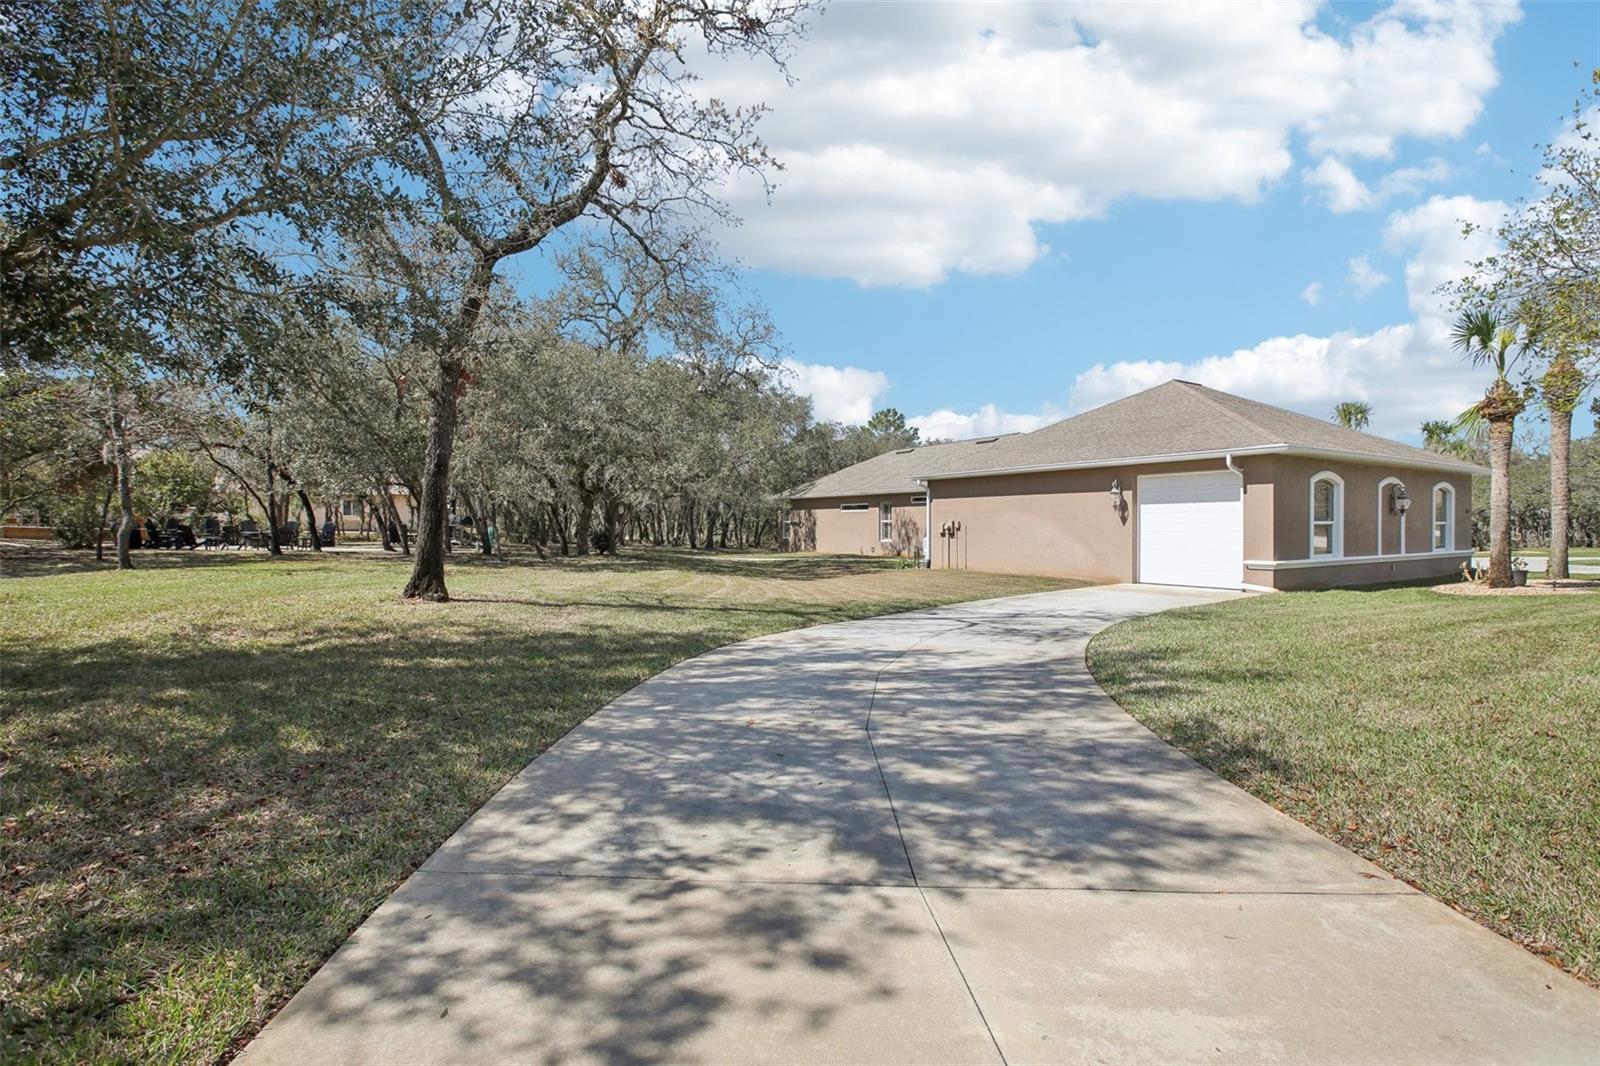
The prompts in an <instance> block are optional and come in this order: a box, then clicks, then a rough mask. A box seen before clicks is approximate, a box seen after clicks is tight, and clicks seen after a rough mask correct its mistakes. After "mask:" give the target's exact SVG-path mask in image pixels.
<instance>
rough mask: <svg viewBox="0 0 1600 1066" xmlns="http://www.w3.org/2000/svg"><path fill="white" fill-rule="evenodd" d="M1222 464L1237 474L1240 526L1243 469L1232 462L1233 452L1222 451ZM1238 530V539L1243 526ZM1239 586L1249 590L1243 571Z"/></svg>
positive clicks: (1242, 501)
mask: <svg viewBox="0 0 1600 1066" xmlns="http://www.w3.org/2000/svg"><path fill="white" fill-rule="evenodd" d="M1222 465H1223V466H1225V467H1227V468H1228V469H1229V470H1231V471H1233V472H1234V473H1235V474H1238V475H1239V509H1240V510H1239V522H1240V525H1241V527H1242V526H1243V523H1244V471H1243V470H1240V469H1239V468H1238V467H1237V466H1235V465H1234V464H1233V453H1232V452H1225V453H1223V456H1222ZM1239 532H1240V539H1243V535H1244V530H1243V528H1241V529H1240V531H1239ZM1239 588H1240V589H1242V590H1244V591H1246V592H1248V591H1250V589H1251V585H1250V583H1249V582H1248V581H1245V580H1243V573H1241V574H1240V581H1239Z"/></svg>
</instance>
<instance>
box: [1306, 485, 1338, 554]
mask: <svg viewBox="0 0 1600 1066" xmlns="http://www.w3.org/2000/svg"><path fill="white" fill-rule="evenodd" d="M1311 554H1312V555H1313V556H1318V555H1327V556H1331V557H1333V558H1338V557H1339V556H1340V555H1342V554H1344V482H1343V481H1342V480H1341V479H1340V477H1339V475H1338V474H1335V473H1333V472H1332V471H1329V470H1324V471H1323V472H1322V473H1320V474H1318V475H1316V476H1315V477H1313V478H1312V479H1311Z"/></svg>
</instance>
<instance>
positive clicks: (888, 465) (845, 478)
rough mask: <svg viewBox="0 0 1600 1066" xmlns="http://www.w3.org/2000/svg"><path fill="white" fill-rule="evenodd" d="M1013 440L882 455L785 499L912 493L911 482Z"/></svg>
mask: <svg viewBox="0 0 1600 1066" xmlns="http://www.w3.org/2000/svg"><path fill="white" fill-rule="evenodd" d="M1014 436H1016V434H1014V433H1013V434H1008V435H1006V436H1000V437H980V438H978V439H976V440H958V441H947V442H945V443H943V444H923V445H920V446H918V447H915V448H900V449H897V450H895V451H892V452H884V453H883V454H882V455H875V456H873V457H872V458H871V459H867V460H864V461H863V462H859V463H857V464H855V465H854V466H847V467H845V468H844V469H843V470H838V471H835V472H834V473H832V474H828V475H825V476H823V477H820V478H818V479H817V480H815V481H813V482H811V483H810V484H808V485H801V486H799V487H798V488H795V489H792V490H791V491H790V492H789V493H788V494H787V495H788V498H789V499H791V500H805V499H819V498H821V497H824V496H881V495H884V494H886V493H894V492H913V491H915V490H916V488H917V486H916V485H915V484H914V483H913V481H912V479H913V478H916V477H921V476H923V475H926V474H931V473H935V472H937V471H940V470H944V469H945V468H947V467H949V468H952V469H962V468H963V467H962V462H963V460H964V458H965V457H966V456H967V454H968V453H970V452H977V451H979V450H980V449H983V448H992V447H994V446H995V445H997V444H1000V443H1001V442H1003V441H1005V440H1008V439H1009V438H1010V437H1014Z"/></svg>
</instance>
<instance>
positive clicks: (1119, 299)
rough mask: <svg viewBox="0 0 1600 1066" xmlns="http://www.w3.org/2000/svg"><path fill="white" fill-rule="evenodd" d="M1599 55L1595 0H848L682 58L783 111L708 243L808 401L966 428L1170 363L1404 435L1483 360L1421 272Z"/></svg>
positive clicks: (1096, 396) (1103, 393)
mask: <svg viewBox="0 0 1600 1066" xmlns="http://www.w3.org/2000/svg"><path fill="white" fill-rule="evenodd" d="M1574 64H1577V65H1578V66H1577V67H1575V66H1574ZM1595 66H1600V5H1596V4H1592V3H1586V4H1579V3H1570V4H1563V3H1540V4H1532V5H1524V6H1522V7H1520V8H1519V7H1517V6H1516V5H1514V4H1493V5H1488V4H1475V5H1452V4H1442V3H1439V4H1436V3H1431V2H1416V3H1405V4H1396V5H1346V4H1334V5H1327V4H1323V5H1319V4H1315V3H1302V4H1295V3H1277V4H1270V5H1262V6H1258V7H1257V6H1247V5H1240V4H1231V5H1224V6H1208V5H1205V4H1199V3H1185V4H1182V5H1176V6H1163V5H1159V4H1154V3H1145V4H1122V5H1108V4H1096V3H1089V4H1063V5H1046V4H1034V5H1009V6H998V5H997V6H984V5H979V4H937V5H918V4H910V3H836V4H834V5H833V7H831V8H830V9H828V10H827V11H826V12H825V13H824V14H823V15H822V16H820V17H819V18H818V19H816V21H815V24H814V27H813V32H812V34H811V36H810V39H808V40H807V41H805V42H802V43H801V44H800V46H799V47H798V49H797V50H796V52H795V54H794V56H793V58H792V60H791V63H790V72H791V74H792V75H793V77H794V82H793V84H786V83H785V82H784V81H783V80H781V79H779V78H777V77H775V76H773V75H772V74H771V73H770V72H769V71H766V70H765V69H757V68H754V67H752V66H750V65H748V64H742V65H741V64H715V63H706V64H705V65H704V66H703V67H702V70H703V72H704V74H705V79H706V86H707V91H708V92H712V93H715V94H716V95H718V96H719V97H721V98H723V99H727V100H730V101H734V102H748V101H750V100H752V99H762V100H765V101H766V103H767V104H768V105H769V106H770V107H771V109H772V111H771V114H770V115H769V116H768V117H767V119H766V120H765V122H764V126H763V130H764V135H765V137H766V139H767V140H768V143H769V144H770V145H771V147H772V148H773V149H774V151H775V153H776V154H777V155H778V157H779V158H780V159H782V160H783V161H784V162H785V163H786V170H785V171H784V173H782V174H781V175H779V176H778V179H777V180H778V184H779V188H778V190H777V191H776V193H775V194H774V195H773V196H772V197H771V200H770V202H768V201H767V200H765V199H764V198H763V197H761V196H760V195H758V194H757V192H756V191H755V190H754V189H752V188H750V187H740V186H735V187H733V188H732V189H730V194H729V199H730V201H731V202H732V204H733V206H734V208H735V210H736V211H738V213H739V214H740V215H741V216H742V217H743V218H744V220H745V224H744V225H743V226H742V227H740V228H739V229H738V230H736V231H732V232H729V233H727V234H725V236H724V246H725V248H726V250H727V251H728V253H729V254H730V255H734V256H737V257H739V258H740V259H741V260H742V261H743V262H744V263H746V264H747V265H748V267H749V272H748V276H747V282H746V283H747V285H748V287H749V288H750V289H752V290H753V291H754V292H755V293H756V294H758V295H759V296H760V297H761V298H762V299H763V300H764V301H765V302H766V303H767V305H768V306H769V307H770V308H771V310H772V312H773V315H774V317H775V319H776V321H777V324H778V326H779V327H780V329H781V330H782V331H783V333H784V336H785V338H786V340H787V342H788V344H789V346H790V348H791V349H792V360H793V367H792V370H793V375H794V376H793V383H794V386H795V387H796V388H797V389H799V390H800V391H805V392H808V393H810V394H811V395H812V396H813V399H814V401H815V404H816V407H817V411H818V414H819V415H820V416H822V417H829V418H839V419H843V420H847V421H850V420H864V419H865V418H866V417H867V416H868V415H869V414H870V413H871V411H872V410H874V409H877V408H881V407H885V406H893V407H896V408H899V409H900V410H902V411H903V412H905V413H906V414H907V415H908V416H911V417H912V418H913V419H914V420H915V421H916V422H917V424H919V425H920V426H921V427H922V428H923V429H924V431H925V433H926V434H928V435H933V436H965V435H972V434H976V433H987V432H994V431H996V430H1006V429H1028V428H1033V427H1034V426H1037V425H1039V424H1042V423H1044V422H1046V421H1051V420H1054V419H1055V418H1059V417H1063V416H1064V415H1066V414H1070V413H1073V412H1075V411H1078V410H1082V409H1085V408H1087V407H1090V406H1094V405H1096V404H1098V403H1102V402H1106V401H1109V400H1111V399H1115V398H1117V397H1118V396H1120V395H1125V394H1127V393H1128V392H1131V391H1136V390H1137V389H1138V388H1143V387H1148V386H1150V385H1154V384H1157V383H1159V382H1160V381H1162V380H1165V379H1166V378H1169V377H1173V376H1184V377H1191V378H1194V379H1197V380H1201V381H1204V382H1205V383H1207V384H1212V385H1214V386H1217V387H1220V388H1225V389H1228V390H1230V391H1234V392H1238V393H1241V394H1244V395H1249V396H1253V397H1255V398H1257V399H1261V400H1265V401H1268V402H1273V403H1279V404H1282V405H1284V406H1289V407H1293V408H1296V409H1299V410H1303V411H1306V412H1307V413H1310V414H1315V415H1318V416H1322V417H1325V416H1326V415H1327V414H1328V412H1329V410H1330V409H1331V408H1332V406H1333V404H1334V403H1336V402H1339V401H1341V400H1347V399H1360V400H1365V401H1367V402H1368V403H1370V404H1371V405H1372V407H1373V409H1374V424H1373V428H1374V429H1375V430H1377V431H1379V432H1383V433H1387V434H1390V435H1393V436H1398V437H1402V438H1407V439H1415V438H1416V429H1417V425H1418V423H1420V421H1422V419H1424V418H1434V417H1448V416H1451V415H1453V414H1455V413H1457V412H1459V411H1460V410H1461V409H1462V408H1463V407H1464V406H1465V405H1466V404H1467V403H1468V402H1470V401H1471V400H1472V399H1473V398H1475V396H1477V395H1479V394H1481V391H1482V388H1483V385H1484V384H1485V383H1486V382H1485V379H1484V378H1483V375H1482V372H1481V371H1476V370H1473V369H1472V368H1470V367H1468V366H1466V365H1465V364H1464V363H1463V362H1462V361H1461V360H1460V358H1459V357H1458V356H1456V355H1455V353H1453V352H1451V351H1450V350H1449V346H1448V343H1447V342H1446V340H1445V330H1446V328H1447V326H1448V318H1449V314H1448V308H1447V307H1445V306H1444V304H1443V303H1442V301H1441V300H1440V298H1439V297H1437V296H1435V295H1433V290H1434V288H1435V287H1436V286H1437V285H1438V284H1440V283H1441V282H1442V281H1446V280H1449V279H1451V278H1453V277H1457V276H1459V274H1460V271H1461V267H1462V265H1463V263H1464V262H1465V261H1466V260H1467V259H1469V258H1471V257H1472V255H1474V254H1482V253H1483V252H1485V251H1486V250H1488V246H1487V245H1486V244H1485V243H1484V241H1485V239H1486V238H1484V237H1482V236H1480V237H1479V238H1478V239H1477V240H1476V242H1464V241H1462V240H1461V239H1460V228H1461V223H1462V221H1464V220H1471V221H1474V222H1477V223H1480V224H1485V225H1488V226H1490V227H1492V225H1493V223H1494V222H1495V221H1496V220H1498V219H1499V218H1500V217H1501V216H1502V215H1503V213H1504V210H1505V209H1506V206H1507V205H1509V204H1512V203H1513V202H1514V201H1515V200H1516V198H1517V197H1519V196H1524V195H1527V194H1528V193H1530V192H1531V191H1532V189H1533V186H1532V184H1531V178H1530V173H1531V170H1532V168H1533V166H1534V165H1535V163H1536V161H1537V158H1538V155H1537V150H1536V148H1535V145H1536V144H1538V143H1540V142H1542V141H1545V140H1547V139H1549V138H1550V137H1552V136H1555V135H1557V134H1558V133H1559V132H1560V130H1561V127H1562V121H1563V118H1564V116H1565V115H1566V114H1567V113H1568V112H1569V110H1570V108H1571V106H1572V103H1573V101H1574V99H1575V98H1576V97H1577V96H1578V94H1579V93H1580V92H1581V91H1582V90H1583V89H1584V88H1585V86H1586V85H1587V83H1588V71H1589V69H1590V68H1592V67H1595ZM1588 427H1589V419H1588V417H1587V416H1586V415H1585V416H1584V417H1583V419H1582V424H1581V425H1580V427H1579V429H1580V432H1587V431H1588ZM1536 438H1537V427H1534V426H1530V427H1529V432H1528V433H1527V434H1526V435H1525V438H1524V439H1525V440H1526V441H1528V442H1533V441H1535V440H1536Z"/></svg>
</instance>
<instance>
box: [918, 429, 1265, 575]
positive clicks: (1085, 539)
mask: <svg viewBox="0 0 1600 1066" xmlns="http://www.w3.org/2000/svg"><path fill="white" fill-rule="evenodd" d="M1236 465H1237V466H1239V468H1240V469H1241V470H1243V471H1244V481H1245V495H1244V507H1245V529H1244V533H1245V554H1246V555H1247V556H1248V555H1249V554H1250V553H1251V552H1270V551H1271V523H1270V516H1271V514H1272V492H1273V485H1272V483H1271V481H1270V480H1269V479H1268V478H1267V476H1266V474H1265V472H1264V468H1263V467H1261V466H1259V465H1257V464H1252V463H1250V462H1248V461H1245V460H1241V461H1239V462H1238V463H1236ZM1223 469H1225V467H1224V466H1223V463H1222V460H1220V459H1217V460H1202V461H1197V462H1190V463H1167V464H1162V465H1144V466H1117V467H1096V468H1095V469H1092V470H1057V471H1047V472H1041V473H1036V474H1010V475H1002V476H994V477H976V478H959V479H952V480H948V481H944V480H938V481H935V482H934V483H933V486H932V489H933V491H932V495H933V529H934V538H933V552H932V554H933V565H934V566H946V565H949V566H958V567H965V568H968V569H972V570H992V571H998V572H1001V573H1023V574H1050V575H1055V576H1062V577H1082V578H1089V579H1092V580H1097V581H1133V580H1136V575H1135V572H1134V571H1135V560H1134V557H1135V547H1134V545H1135V543H1136V542H1135V534H1136V522H1137V517H1138V478H1139V475H1140V474H1179V473H1188V472H1198V471H1214V470H1223ZM1113 480H1116V481H1118V482H1119V483H1120V484H1121V486H1122V490H1123V499H1124V506H1123V508H1122V510H1121V511H1120V512H1118V511H1114V510H1112V507H1111V495H1110V491H1111V482H1112V481H1113ZM949 522H960V523H961V529H960V530H959V532H957V534H956V536H955V537H954V538H953V539H951V538H944V537H940V536H939V535H938V533H939V531H940V530H941V529H943V528H944V527H945V525H946V523H949ZM1241 569H1242V568H1241Z"/></svg>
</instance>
